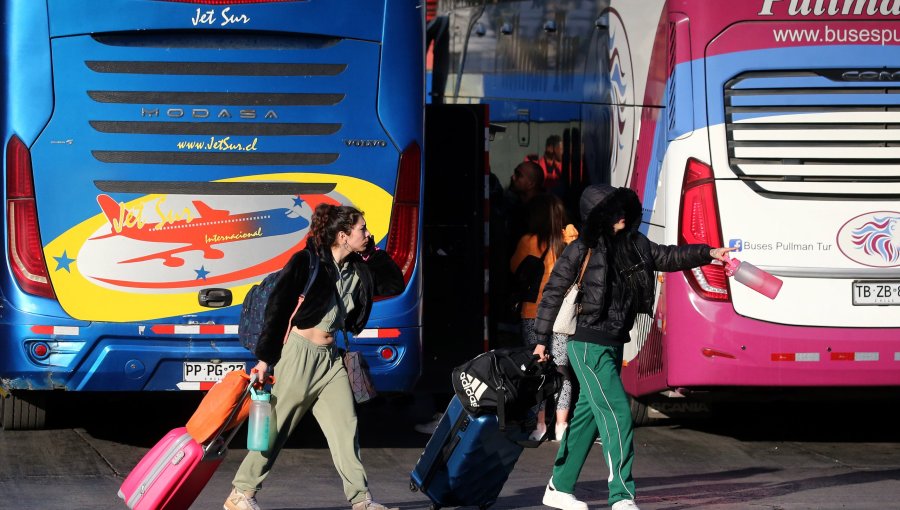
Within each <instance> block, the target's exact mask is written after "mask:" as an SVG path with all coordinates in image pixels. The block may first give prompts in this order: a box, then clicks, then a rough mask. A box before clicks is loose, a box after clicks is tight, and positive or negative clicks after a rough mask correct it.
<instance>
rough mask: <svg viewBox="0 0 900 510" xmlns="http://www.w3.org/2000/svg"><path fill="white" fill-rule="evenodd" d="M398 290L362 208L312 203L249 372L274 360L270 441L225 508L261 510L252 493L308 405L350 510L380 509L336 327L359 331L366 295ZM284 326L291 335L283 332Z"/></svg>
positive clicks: (395, 270)
mask: <svg viewBox="0 0 900 510" xmlns="http://www.w3.org/2000/svg"><path fill="white" fill-rule="evenodd" d="M313 254H315V256H317V257H318V258H319V261H320V263H319V272H318V274H317V275H316V278H315V280H314V281H313V283H312V285H311V287H310V288H309V292H308V293H307V295H306V296H305V300H304V301H303V305H302V306H301V307H300V308H299V309H297V311H296V313H295V314H293V312H294V310H295V307H296V305H297V300H298V298H299V297H300V293H301V292H302V291H303V288H304V287H305V285H306V283H307V280H308V279H309V277H310V274H309V266H310V257H311V256H312V255H313ZM403 288H404V283H403V275H402V274H401V272H400V268H399V267H397V265H396V264H395V263H394V261H393V260H391V258H390V257H389V256H388V255H387V254H386V253H385V252H383V251H375V250H374V243H373V239H372V237H371V234H370V233H369V231H368V229H367V227H366V220H365V218H364V217H363V213H362V212H361V211H359V210H357V209H355V208H353V207H350V206H334V205H329V204H321V205H319V206H318V207H316V210H315V213H314V214H313V218H312V225H311V226H310V232H309V237H308V239H307V242H306V248H305V249H304V250H301V251H299V252H297V253H296V254H294V256H293V257H292V258H291V260H290V261H289V262H288V264H287V265H286V266H285V267H284V269H282V270H281V276H280V277H279V279H278V282H277V283H276V284H275V286H274V287H273V289H272V293H271V294H270V296H269V300H268V302H267V304H266V312H265V323H264V325H263V329H262V332H261V334H260V337H259V343H258V344H257V347H256V351H255V354H256V357H257V358H258V359H259V362H258V363H257V364H256V367H255V368H254V370H256V371H258V372H259V373H261V374H265V373H266V372H267V371H268V370H269V369H270V368H272V367H275V366H276V365H277V377H276V381H275V384H274V386H273V387H272V397H273V400H274V411H275V439H274V442H273V446H272V447H271V448H270V449H269V450H268V451H265V452H256V451H251V452H249V453H248V454H247V457H246V458H244V462H243V463H242V464H241V467H240V468H239V469H238V471H237V474H236V475H235V477H234V480H233V482H232V485H233V486H234V487H233V489H232V491H231V494H230V495H229V496H228V499H226V500H225V504H224V508H225V510H259V505H258V504H257V502H256V493H257V492H258V491H259V490H260V489H261V488H262V483H263V481H264V480H265V479H266V476H268V474H269V471H270V470H271V469H272V465H273V464H274V463H275V459H276V458H277V456H278V452H279V451H281V448H282V447H283V446H284V443H285V441H287V439H288V437H289V436H290V435H291V432H293V430H294V429H295V428H296V427H297V424H298V423H299V422H300V419H301V418H302V417H303V415H304V414H306V412H307V411H309V410H312V413H313V416H315V417H316V420H317V421H318V422H319V425H320V427H321V429H322V432H324V433H325V438H326V439H327V440H328V448H329V450H331V457H332V460H333V461H334V466H335V468H337V471H338V474H339V475H340V477H341V480H342V482H343V487H344V495H345V496H346V497H347V500H348V501H349V502H350V504H351V506H352V510H387V509H386V508H385V507H384V506H383V505H380V504H378V503H375V502H373V501H372V496H371V494H370V493H369V486H368V481H367V479H366V471H365V469H364V468H363V465H362V462H361V461H360V456H359V434H358V429H357V421H356V409H355V407H354V406H355V402H354V400H353V393H352V390H351V389H350V382H349V380H348V378H347V372H346V370H345V369H344V364H343V360H342V358H341V355H340V354H339V352H338V349H337V348H336V347H335V334H336V333H337V332H338V331H339V330H347V331H350V332H352V333H354V334H358V333H359V332H360V331H362V329H363V328H364V327H365V324H366V321H367V320H368V318H369V313H370V312H371V310H372V298H373V296H375V295H393V294H399V293H400V292H402V291H403ZM292 314H293V315H292ZM286 328H287V329H288V330H289V332H290V333H289V334H288V335H287V339H286V340H285V333H286V331H285V329H286Z"/></svg>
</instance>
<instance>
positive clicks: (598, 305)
mask: <svg viewBox="0 0 900 510" xmlns="http://www.w3.org/2000/svg"><path fill="white" fill-rule="evenodd" d="M580 205H581V215H582V219H583V224H582V228H581V235H580V237H579V238H578V239H577V240H576V241H574V242H572V243H570V244H569V245H568V246H567V247H566V249H565V250H564V251H563V253H562V255H560V257H559V259H558V260H557V261H556V264H555V265H554V266H553V271H552V273H551V274H550V278H549V279H548V280H547V284H546V285H545V286H544V292H543V295H542V297H541V302H540V305H539V306H538V310H537V317H536V319H535V335H536V336H537V341H538V345H537V347H535V349H534V354H535V355H536V356H538V357H540V359H541V360H546V359H548V357H547V352H546V351H547V344H548V343H549V341H550V338H551V335H552V333H553V331H552V328H553V322H554V320H555V319H556V316H557V314H558V313H559V310H560V305H561V304H562V300H563V296H564V295H565V293H566V291H567V290H568V289H569V287H570V286H571V285H572V284H573V283H574V282H575V280H576V279H577V278H578V275H579V273H580V272H581V267H582V263H584V262H585V261H586V263H587V266H586V267H587V269H586V271H585V272H584V278H583V280H582V295H581V312H580V313H579V314H578V316H577V323H576V329H575V334H574V335H572V336H571V337H569V339H568V342H567V344H566V348H567V351H568V354H569V363H570V364H571V366H572V370H573V372H575V377H576V378H577V379H578V382H579V385H580V389H579V395H578V402H577V403H576V405H575V413H574V416H573V417H572V420H571V421H570V423H569V427H568V429H566V432H565V434H563V437H562V440H561V441H560V443H559V452H558V453H557V455H556V461H555V462H554V464H553V474H552V476H551V478H550V481H549V482H548V483H547V488H546V490H545V491H544V499H543V503H544V504H545V505H547V506H550V507H553V508H559V509H562V510H587V508H588V507H587V505H586V504H585V503H584V502H582V501H579V500H577V499H576V498H575V496H574V495H573V492H574V490H575V482H576V481H577V480H578V475H579V474H580V473H581V470H582V468H583V467H584V462H585V460H586V459H587V456H588V453H590V451H591V447H592V446H593V445H594V441H595V439H597V437H598V435H599V437H600V438H601V439H602V442H603V453H604V458H605V459H606V462H607V467H608V469H609V478H608V483H609V499H608V501H609V504H610V505H611V506H612V508H613V510H627V509H636V508H638V507H637V505H636V504H635V502H634V499H635V490H634V480H633V479H632V476H631V465H632V462H633V460H634V444H633V436H634V430H633V424H632V421H631V406H630V403H629V401H628V395H627V394H626V393H625V389H624V387H623V386H622V380H621V379H620V377H619V374H620V371H621V369H622V358H623V347H624V345H625V343H627V342H629V341H630V340H631V338H630V336H629V331H630V330H631V327H632V326H633V325H634V321H635V318H636V317H637V314H638V313H650V312H651V311H652V309H653V300H654V296H655V284H654V282H655V281H656V279H655V274H654V273H655V272H656V271H683V270H688V269H691V268H694V267H698V266H702V265H705V264H709V263H710V262H711V261H712V260H724V259H725V256H726V254H727V253H728V252H729V251H733V250H735V248H712V247H710V246H707V245H705V244H689V245H683V246H664V245H659V244H656V243H654V242H652V241H650V240H649V239H647V237H646V236H644V235H643V234H641V233H640V232H639V231H638V227H639V226H640V224H641V202H640V200H639V199H638V197H637V194H636V193H635V192H634V191H633V190H631V189H629V188H613V187H611V186H606V185H604V186H589V187H588V188H586V189H585V190H584V192H583V193H582V195H581V202H580Z"/></svg>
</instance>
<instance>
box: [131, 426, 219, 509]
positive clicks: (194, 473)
mask: <svg viewBox="0 0 900 510" xmlns="http://www.w3.org/2000/svg"><path fill="white" fill-rule="evenodd" d="M226 451H227V450H226V449H225V448H222V451H221V454H219V455H216V454H215V452H211V453H213V454H212V455H210V457H209V458H206V459H204V455H205V454H206V452H205V451H204V448H203V446H201V445H200V444H199V443H197V441H194V439H193V438H192V437H191V435H190V434H188V433H187V429H185V428H184V427H178V428H177V429H173V430H172V431H171V432H169V433H168V434H166V435H165V436H164V437H163V438H162V439H160V440H159V442H158V443H156V445H155V446H154V447H153V448H151V449H150V451H149V452H147V454H146V455H144V458H142V459H141V461H140V462H138V465H137V466H135V468H134V469H132V470H131V473H129V474H128V477H127V478H125V481H124V482H123V483H122V487H121V488H120V489H119V497H120V498H122V499H123V500H125V503H126V504H127V505H128V508H132V509H134V510H151V509H152V510H163V509H165V510H186V509H188V508H190V506H191V504H192V503H193V502H194V500H195V499H197V496H198V495H199V494H200V491H202V490H203V487H205V486H206V483H207V482H209V479H210V478H212V475H213V473H215V472H216V469H218V467H219V464H221V463H222V459H224V458H225V453H226Z"/></svg>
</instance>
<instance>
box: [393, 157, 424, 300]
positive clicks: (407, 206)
mask: <svg viewBox="0 0 900 510" xmlns="http://www.w3.org/2000/svg"><path fill="white" fill-rule="evenodd" d="M421 172H422V153H421V151H420V150H419V144H417V143H415V142H413V143H412V144H411V145H410V146H408V147H407V148H406V149H405V150H404V151H403V154H401V155H400V169H399V171H398V172H397V191H396V193H395V194H394V210H393V213H392V215H391V227H390V230H389V231H388V240H387V246H386V250H387V252H388V255H390V256H391V258H392V259H394V262H396V263H397V265H398V266H400V270H401V271H402V272H403V281H404V282H405V283H409V279H410V278H411V277H412V272H413V269H414V268H415V265H416V244H417V243H418V241H419V185H420V183H421Z"/></svg>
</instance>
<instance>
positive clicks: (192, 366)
mask: <svg viewBox="0 0 900 510" xmlns="http://www.w3.org/2000/svg"><path fill="white" fill-rule="evenodd" d="M246 369H247V367H246V365H245V364H244V363H242V362H240V361H225V362H222V363H211V362H207V361H185V362H184V381H185V382H210V381H212V382H215V381H221V380H222V378H223V377H225V374H227V373H228V372H231V371H232V370H246Z"/></svg>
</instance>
